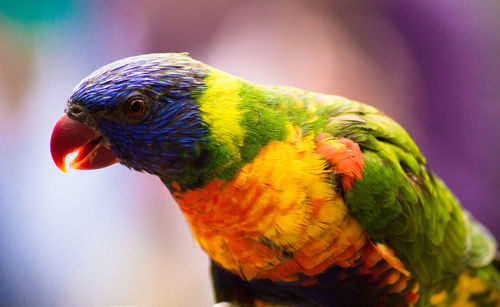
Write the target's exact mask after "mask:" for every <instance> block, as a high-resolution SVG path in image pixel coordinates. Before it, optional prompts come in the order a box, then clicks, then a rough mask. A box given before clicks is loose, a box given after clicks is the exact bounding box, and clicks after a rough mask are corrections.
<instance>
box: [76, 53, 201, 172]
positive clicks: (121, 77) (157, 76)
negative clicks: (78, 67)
mask: <svg viewBox="0 0 500 307" xmlns="http://www.w3.org/2000/svg"><path fill="white" fill-rule="evenodd" d="M205 75H206V69H205V68H204V66H203V64H201V63H199V62H196V61H194V60H192V59H191V58H190V57H188V56H187V55H186V54H177V53H172V54H168V53H167V54H149V55H141V56H135V57H130V58H126V59H123V60H120V61H117V62H114V63H111V64H109V65H107V66H104V67H102V68H100V69H99V70H97V71H96V72H94V73H92V74H91V75H90V76H88V77H87V78H85V79H84V80H82V81H81V82H80V83H79V84H78V85H77V86H76V87H75V89H74V90H73V94H72V95H71V97H70V99H69V101H68V105H67V108H66V113H67V114H68V116H69V117H70V118H72V119H74V120H78V121H81V122H84V123H86V124H88V125H90V126H92V127H94V128H95V129H96V130H97V131H99V132H100V133H101V134H102V135H103V137H104V138H105V139H106V141H107V142H109V144H110V147H111V149H112V151H113V153H114V154H115V155H116V157H117V158H118V159H119V160H120V162H121V163H122V164H124V165H125V166H127V167H129V168H132V169H135V170H139V171H146V172H149V173H152V174H156V175H159V176H160V177H162V178H163V179H166V180H167V181H171V180H177V179H178V178H177V177H182V176H185V175H186V174H185V173H186V172H187V171H188V170H189V169H190V166H193V165H196V164H200V163H202V160H203V157H202V156H203V150H202V147H203V143H204V142H206V141H207V140H206V138H207V134H208V131H207V128H206V126H205V125H204V124H203V122H202V120H201V115H200V111H199V108H198V105H197V103H196V97H197V96H198V95H199V94H200V93H201V92H202V91H203V89H204V83H203V78H204V77H205Z"/></svg>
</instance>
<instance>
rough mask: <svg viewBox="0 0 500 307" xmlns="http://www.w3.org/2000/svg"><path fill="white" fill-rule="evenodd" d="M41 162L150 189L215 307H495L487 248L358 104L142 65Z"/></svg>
mask: <svg viewBox="0 0 500 307" xmlns="http://www.w3.org/2000/svg"><path fill="white" fill-rule="evenodd" d="M50 147H51V148H50V150H51V155H52V158H53V160H54V162H55V164H56V166H57V167H59V168H60V169H61V170H62V171H64V172H66V161H65V160H66V157H67V155H68V154H69V153H72V152H77V155H76V157H75V158H74V159H73V160H72V161H71V162H70V163H69V165H70V167H72V168H74V169H79V170H90V169H98V168H103V167H107V166H109V165H112V164H114V163H120V164H122V165H124V166H126V167H128V168H129V169H132V170H136V171H139V172H146V173H149V174H152V175H154V176H157V177H159V178H160V179H161V181H162V182H163V183H164V185H165V186H166V188H167V189H168V190H169V192H170V193H171V194H172V196H173V198H174V199H175V201H176V203H177V204H178V205H179V207H180V209H181V210H182V212H183V214H184V216H185V218H186V220H187V222H188V224H189V226H190V229H191V231H192V235H193V238H194V240H195V241H196V242H197V243H198V245H199V246H200V247H201V248H202V249H203V250H204V251H205V252H206V254H207V255H208V256H209V258H210V263H211V267H210V274H211V276H212V280H213V287H214V293H215V295H214V296H215V303H216V304H219V305H217V306H221V304H229V306H500V274H499V271H498V268H499V267H500V266H499V264H498V260H497V259H496V253H497V245H496V241H495V238H494V237H493V236H492V234H491V233H490V232H489V231H488V230H487V228H486V227H485V226H483V225H482V224H481V223H480V222H478V221H477V220H476V219H475V218H474V217H473V216H472V215H471V214H470V213H469V212H468V211H467V210H465V209H464V208H462V206H461V204H460V202H459V200H458V199H457V198H456V197H455V196H454V195H453V194H452V192H451V191H450V190H449V189H448V188H447V187H446V185H445V183H444V182H443V181H442V180H441V179H440V178H439V177H438V176H437V175H435V174H434V173H433V172H432V171H431V170H430V169H429V166H428V164H427V162H426V159H425V157H424V156H423V155H422V153H421V151H420V150H419V148H418V147H417V145H416V144H415V143H414V141H413V140H412V139H411V137H410V136H409V135H408V133H407V132H406V131H405V130H404V129H403V128H402V127H401V126H400V125H399V124H398V123H397V122H396V121H394V120H393V119H391V118H389V117H388V116H387V115H385V114H384V113H382V112H381V111H379V110H378V109H377V108H375V107H372V106H369V105H367V104H363V103H361V102H358V101H355V100H351V99H348V98H344V97H341V96H336V95H328V94H322V93H316V92H309V91H305V90H301V89H298V88H294V87H288V86H264V85H259V84H255V83H252V82H249V81H246V80H244V79H242V78H239V77H236V76H233V75H231V74H228V73H225V72H223V71H221V70H218V69H216V68H214V67H211V66H209V65H207V64H204V63H202V62H200V61H197V60H195V59H193V58H191V57H190V56H189V55H188V54H187V53H154V54H145V55H138V56H133V57H128V58H125V59H121V60H118V61H115V62H113V63H111V64H108V65H106V66H103V67H101V68H99V69H98V70H96V71H95V72H93V73H92V74H90V75H89V76H88V77H86V78H84V79H83V80H82V81H81V82H80V83H79V84H78V85H77V86H76V87H75V88H74V89H73V91H72V93H71V96H70V97H69V99H68V101H67V105H66V108H65V112H64V114H63V116H62V117H61V118H60V119H59V120H58V121H57V123H56V125H55V127H54V130H53V132H52V136H51V144H50Z"/></svg>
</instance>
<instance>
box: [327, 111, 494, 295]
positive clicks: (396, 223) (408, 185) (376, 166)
mask: <svg viewBox="0 0 500 307" xmlns="http://www.w3.org/2000/svg"><path fill="white" fill-rule="evenodd" d="M337 110H340V111H339V112H337V113H336V114H332V115H333V116H332V117H331V119H330V121H329V123H328V125H327V127H326V128H325V130H326V132H328V133H330V134H332V135H334V136H336V137H346V138H350V139H352V140H353V141H355V142H356V143H358V144H359V145H360V147H361V148H362V151H363V156H364V159H365V162H366V165H365V169H364V172H363V178H362V179H361V180H360V181H359V182H356V183H355V184H354V187H353V189H352V191H350V192H347V193H346V195H345V199H346V203H347V204H348V206H349V208H350V210H351V211H352V213H353V214H354V216H355V217H356V218H357V219H358V221H359V222H360V223H361V225H362V226H363V227H364V228H365V230H366V232H367V234H368V235H369V236H370V237H371V238H372V240H374V241H376V242H383V243H386V244H388V245H389V246H391V247H392V248H393V249H394V250H395V252H396V253H397V255H398V256H399V257H400V258H401V260H402V261H403V262H404V263H405V265H406V266H407V268H408V269H409V270H410V272H411V273H412V274H413V275H414V276H415V277H416V278H417V280H419V281H420V283H421V285H423V286H424V287H426V286H427V287H429V288H430V287H433V288H434V291H435V290H436V287H439V286H440V284H442V281H443V280H444V279H445V277H448V276H450V275H452V276H456V274H458V272H459V271H462V270H463V269H465V268H466V267H481V266H484V265H486V264H488V263H489V262H491V261H492V258H493V257H494V254H495V251H496V244H495V240H494V239H493V238H492V237H491V235H490V234H489V232H488V231H487V230H486V229H485V228H484V227H483V226H482V225H480V224H479V223H478V222H476V221H474V220H473V219H472V218H471V217H470V215H469V214H467V213H466V212H465V211H463V210H462V208H461V207H460V204H459V202H458V200H457V199H456V198H455V197H454V196H453V194H452V193H451V192H450V191H449V190H448V188H447V187H446V186H445V184H444V183H443V182H442V181H441V180H440V179H439V178H438V177H436V176H435V175H434V174H432V173H431V172H430V171H429V169H428V166H427V163H426V161H425V158H424V157H423V155H422V153H421V152H420V150H419V149H418V148H417V146H416V145H415V143H414V142H413V141H412V139H411V138H410V136H409V135H408V134H407V133H406V131H405V130H404V129H403V128H401V126H400V125H399V124H397V123H396V122H395V121H393V120H392V119H390V118H389V117H387V116H386V115H384V114H382V113H381V112H379V111H378V110H376V109H375V108H372V107H368V106H365V105H363V104H360V103H357V102H347V101H346V102H344V105H343V106H342V107H340V108H337ZM442 287H446V285H442Z"/></svg>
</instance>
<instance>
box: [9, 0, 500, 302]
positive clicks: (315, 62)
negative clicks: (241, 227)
mask: <svg viewBox="0 0 500 307" xmlns="http://www.w3.org/2000/svg"><path fill="white" fill-rule="evenodd" d="M6 2H7V3H6ZM8 2H9V1H3V2H2V3H1V4H0V131H1V132H0V157H1V159H0V169H1V173H0V174H1V176H0V244H1V245H0V246H1V248H2V252H1V253H0V296H1V298H0V301H1V305H2V306H9V305H15V306H103V305H142V306H210V305H211V304H212V300H213V299H212V292H211V289H210V280H209V277H208V272H207V270H208V260H207V258H206V256H205V255H204V254H203V253H202V251H201V250H200V249H199V248H198V246H196V244H195V243H194V242H193V240H192V238H191V235H190V232H189V229H188V227H187V224H186V222H185V221H184V218H183V216H182V214H181V212H180V210H179V209H178V208H177V206H176V205H175V203H173V201H172V200H171V198H170V195H169V194H168V192H167V190H166V189H165V188H164V187H163V186H162V184H161V182H160V181H159V180H158V179H156V178H154V177H152V176H149V175H146V174H139V173H135V172H131V171H129V170H127V169H126V168H124V167H122V166H118V165H117V166H112V167H110V168H107V169H104V170H98V171H91V172H83V171H70V172H69V174H68V175H65V174H63V173H62V172H60V171H59V170H58V169H57V168H56V167H55V166H54V165H53V163H52V160H51V157H50V152H49V139H50V134H51V131H52V128H53V125H54V124H55V122H56V121H57V119H58V118H59V116H60V115H61V114H62V112H63V110H64V106H65V103H66V99H67V98H68V96H69V94H70V93H71V90H72V88H73V87H74V85H76V84H77V83H78V81H79V80H80V79H82V78H83V77H85V76H86V75H88V74H89V73H91V72H92V71H94V70H95V69H97V68H98V67H100V66H102V65H104V64H107V63H109V62H111V61H114V60H117V59H120V58H123V57H126V56H131V55H136V54H141V53H150V52H181V51H187V52H189V53H190V54H191V56H193V57H194V58H196V59H199V60H202V61H204V62H206V63H207V64H210V65H212V66H215V67H217V68H220V69H222V70H225V71H227V72H230V73H232V74H235V75H238V76H241V77H244V78H247V79H249V80H250V81H254V82H258V83H262V84H269V85H292V86H296V87H300V88H304V89H307V90H313V91H319V92H326V93H335V94H338V95H342V96H346V97H349V98H353V99H357V100H360V101H363V102H366V103H369V104H372V105H374V106H377V107H378V108H380V109H381V110H383V111H384V112H386V113H387V114H389V115H390V116H392V117H394V118H395V119H396V120H398V121H399V122H400V123H401V124H402V125H403V126H404V127H405V128H406V129H407V130H408V131H409V132H410V134H411V135H412V136H413V138H414V139H415V141H416V142H417V144H418V145H419V146H420V147H421V149H422V151H423V152H424V154H425V155H426V157H427V159H428V162H429V164H430V166H431V168H432V169H433V170H434V171H435V172H436V173H437V174H438V175H439V176H441V177H442V178H443V179H444V181H445V182H446V183H447V184H448V186H449V187H450V188H451V189H452V190H453V191H454V193H455V194H456V195H457V196H458V197H459V198H460V199H461V201H462V203H463V205H464V207H466V208H467V209H468V210H470V211H471V212H473V214H474V215H475V216H476V217H477V218H478V219H479V220H481V221H482V222H483V223H485V224H486V225H487V226H488V228H490V229H491V230H492V232H493V233H494V234H495V236H496V237H497V238H500V223H498V220H499V218H500V210H499V208H498V207H499V205H500V202H499V201H498V199H500V176H499V171H500V163H499V162H498V160H499V157H500V128H499V124H500V123H499V121H500V104H499V101H498V100H499V97H500V32H499V29H500V17H499V16H500V3H499V2H498V1H494V0H490V1H467V0H457V1H445V0H437V1H432V2H421V1H347V0H345V1H307V2H306V1H290V0H286V1H285V0H281V1H264V0H261V1H251V2H250V1H246V2H243V1H230V0H215V1H194V0H188V1H186V0H178V1H153V0H148V1H95V2H92V5H91V4H90V3H91V2H88V1H69V0H68V1H17V3H15V2H12V1H10V2H12V3H8Z"/></svg>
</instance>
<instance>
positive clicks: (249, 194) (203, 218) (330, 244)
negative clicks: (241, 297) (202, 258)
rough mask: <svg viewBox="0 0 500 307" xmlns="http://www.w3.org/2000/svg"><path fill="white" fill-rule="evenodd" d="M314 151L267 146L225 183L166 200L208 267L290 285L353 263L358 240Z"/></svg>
mask: <svg viewBox="0 0 500 307" xmlns="http://www.w3.org/2000/svg"><path fill="white" fill-rule="evenodd" d="M315 146H316V145H315V142H314V141H313V140H312V139H311V138H309V137H304V138H302V137H300V136H296V137H295V138H293V139H289V140H287V141H282V142H278V141H273V142H271V143H269V144H268V145H267V146H266V147H264V148H263V149H262V151H261V152H260V154H259V155H258V156H257V157H256V158H255V159H254V160H253V161H252V162H251V163H248V164H246V165H245V166H244V167H243V168H242V169H241V170H240V171H239V172H238V173H237V175H236V176H235V177H234V179H232V180H231V181H227V182H225V181H222V180H214V181H213V182H211V183H210V184H208V185H207V186H205V187H204V188H200V189H196V190H193V191H188V192H184V193H181V192H178V193H173V194H174V197H175V199H176V200H177V202H178V203H179V205H180V207H181V209H182V211H183V212H184V214H185V216H186V218H187V220H188V222H189V224H190V226H191V229H192V232H193V236H194V238H195V240H196V241H197V242H198V243H199V244H200V245H201V247H202V248H203V249H204V250H205V251H206V252H207V253H208V254H209V256H210V257H211V258H212V259H213V260H214V261H216V262H217V263H219V264H220V265H221V266H223V267H224V268H226V269H228V270H230V271H232V272H234V273H237V274H240V276H242V277H243V278H246V279H247V280H250V279H252V278H255V277H259V278H270V279H273V280H280V281H292V280H297V279H298V278H299V277H298V273H302V274H305V275H309V276H312V275H315V274H318V273H320V272H322V271H324V270H325V269H326V268H327V267H329V266H331V265H332V264H335V263H336V264H338V265H343V266H347V265H349V263H352V262H353V261H354V260H356V259H357V258H359V256H360V253H358V251H359V250H360V249H361V247H363V246H364V244H365V242H366V236H365V233H364V231H363V229H362V228H361V226H360V225H359V224H358V222H357V221H356V220H355V219H354V218H353V217H352V216H351V215H350V214H349V213H348V211H347V208H346V206H345V204H344V201H343V200H342V198H341V197H340V196H339V195H337V194H336V193H335V191H334V185H335V182H334V181H333V179H332V178H330V177H329V174H330V171H328V167H327V164H326V162H325V160H324V159H323V157H322V156H321V155H319V154H318V153H316V152H315Z"/></svg>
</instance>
